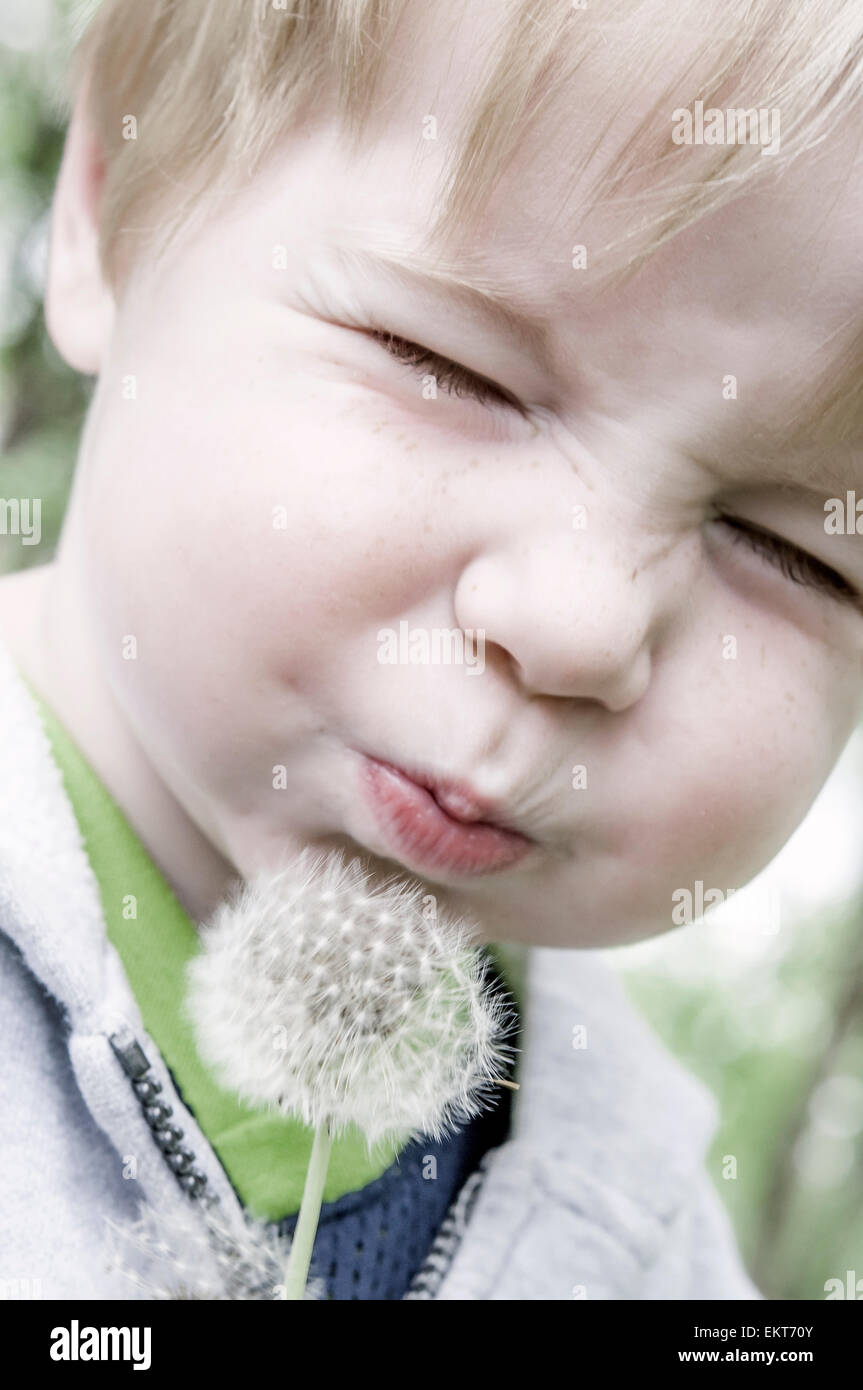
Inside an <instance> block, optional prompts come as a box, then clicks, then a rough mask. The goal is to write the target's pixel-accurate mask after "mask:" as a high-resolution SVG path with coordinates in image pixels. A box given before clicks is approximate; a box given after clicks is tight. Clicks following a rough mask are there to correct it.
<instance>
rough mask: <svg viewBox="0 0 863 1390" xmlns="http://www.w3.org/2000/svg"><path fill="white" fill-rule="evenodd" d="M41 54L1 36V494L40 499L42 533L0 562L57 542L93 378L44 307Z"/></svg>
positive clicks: (47, 172) (0, 550)
mask: <svg viewBox="0 0 863 1390" xmlns="http://www.w3.org/2000/svg"><path fill="white" fill-rule="evenodd" d="M48 81H49V74H48V73H47V72H46V66H45V63H44V61H39V60H37V58H36V57H34V55H32V54H28V53H26V52H24V53H21V52H15V51H13V50H10V49H9V48H5V47H3V46H2V45H0V296H2V297H0V451H2V452H0V497H3V498H12V497H16V498H22V497H28V498H40V499H41V513H42V521H41V531H42V535H41V541H40V543H39V544H38V545H24V544H22V541H21V539H20V538H19V537H17V536H9V535H6V536H4V535H0V572H6V571H9V570H13V569H21V568H24V567H25V566H30V565H37V564H42V563H44V561H45V560H47V559H48V558H50V556H51V554H52V553H53V550H54V547H55V545H56V542H57V537H58V535H59V531H60V525H61V522H62V518H63V512H64V509H65V505H66V499H67V496H68V492H69V487H70V484H71V480H72V472H73V468H74V462H75V453H76V449H77V444H78V438H79V434H80V428H81V423H82V419H83V416H84V412H85V410H86V406H87V402H88V400H89V398H90V395H91V392H92V381H91V380H90V379H89V378H86V377H82V376H81V375H80V374H79V373H78V372H75V371H73V370H72V369H71V368H70V367H68V366H67V365H66V363H65V362H64V361H63V359H62V358H61V357H60V356H59V354H58V353H57V351H56V349H55V348H54V346H53V344H52V342H51V340H50V338H49V336H48V334H47V331H46V329H45V320H44V313H43V303H42V298H43V287H44V266H45V256H46V253H47V241H48V219H49V212H50V205H51V197H52V193H53V189H54V184H55V181H56V177H57V171H58V168H59V163H60V157H61V155H62V150H63V139H64V134H65V130H64V122H63V117H62V112H60V111H58V110H57V109H56V108H57V105H58V103H57V102H56V101H53V100H49V96H48V91H47V90H46V87H47V86H48Z"/></svg>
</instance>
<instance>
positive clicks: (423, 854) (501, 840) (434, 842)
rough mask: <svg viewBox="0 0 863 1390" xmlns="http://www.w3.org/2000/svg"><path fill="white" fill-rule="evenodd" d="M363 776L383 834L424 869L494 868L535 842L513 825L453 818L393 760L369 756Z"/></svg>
mask: <svg viewBox="0 0 863 1390" xmlns="http://www.w3.org/2000/svg"><path fill="white" fill-rule="evenodd" d="M362 781H363V786H364V791H365V795H366V799H367V800H368V802H369V803H370V805H371V809H372V811H373V813H374V816H375V820H376V821H377V823H378V825H379V826H380V828H381V830H382V831H383V833H384V835H385V836H386V837H387V839H388V840H389V841H391V842H392V843H393V845H394V846H395V848H396V850H397V852H398V854H399V857H400V858H402V859H404V860H406V861H408V862H409V863H410V864H411V865H412V866H416V868H417V869H418V870H420V871H431V870H435V869H437V870H439V871H440V870H443V871H444V872H447V873H452V874H490V873H494V872H495V871H496V870H499V869H505V868H508V867H509V866H510V865H512V864H515V863H516V862H517V861H518V860H519V859H523V858H524V856H525V855H526V854H527V853H528V852H529V850H530V849H531V848H532V844H531V841H530V840H527V839H525V837H524V836H523V835H517V834H516V833H515V832H514V831H511V830H501V829H499V828H498V827H497V826H494V825H487V824H485V823H484V822H482V821H472V822H470V823H464V822H462V821H458V820H455V819H454V818H453V817H452V816H449V815H447V813H446V812H445V811H443V810H442V809H441V807H440V806H438V804H437V802H436V801H435V799H434V797H433V796H432V794H431V792H429V791H426V789H425V787H421V786H419V784H418V783H416V782H414V781H412V780H411V778H410V777H407V776H406V775H405V774H404V773H403V772H400V771H399V770H398V768H395V767H392V766H391V765H390V764H389V763H381V762H378V761H377V760H376V759H373V758H368V757H365V758H364V759H363V777H362Z"/></svg>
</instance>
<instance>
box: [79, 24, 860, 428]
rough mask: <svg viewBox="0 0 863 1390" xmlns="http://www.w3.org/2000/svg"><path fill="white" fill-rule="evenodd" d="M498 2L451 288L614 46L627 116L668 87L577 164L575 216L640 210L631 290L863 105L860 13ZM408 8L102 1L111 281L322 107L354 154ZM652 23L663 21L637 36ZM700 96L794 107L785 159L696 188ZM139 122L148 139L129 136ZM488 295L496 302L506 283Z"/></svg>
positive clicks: (629, 268) (82, 57)
mask: <svg viewBox="0 0 863 1390" xmlns="http://www.w3.org/2000/svg"><path fill="white" fill-rule="evenodd" d="M430 3H433V4H434V3H436V0H430ZM484 3H485V5H486V9H485V10H484V11H483V16H484V18H486V19H488V14H489V9H490V8H493V7H494V6H495V5H497V9H496V10H495V12H494V23H495V26H496V27H495V32H494V34H493V35H492V38H491V41H490V42H489V43H488V45H486V46H484V47H483V49H482V51H481V52H480V51H479V50H478V51H477V60H476V73H475V76H476V87H475V91H474V92H473V93H472V94H471V96H472V99H471V100H469V102H468V104H467V107H466V109H465V112H464V119H463V121H462V130H461V139H460V142H459V144H458V148H457V150H456V152H455V154H454V157H453V159H452V161H451V164H450V167H449V168H448V172H447V176H446V178H445V186H444V188H443V189H442V191H441V197H440V199H439V212H438V216H437V218H436V221H435V222H434V225H433V226H432V227H431V228H430V229H429V232H428V245H429V247H432V248H434V249H435V251H436V254H437V255H438V256H439V258H440V265H441V267H442V268H444V269H445V270H446V273H447V274H448V275H449V276H450V277H451V278H457V276H458V269H459V264H464V262H459V261H458V258H456V257H452V258H450V257H448V255H447V252H448V249H449V248H450V246H451V244H452V242H453V241H454V240H455V239H457V237H458V234H459V232H460V231H462V230H464V229H465V228H466V227H467V226H468V225H470V223H471V221H472V219H475V218H476V217H478V216H479V215H480V214H481V212H482V210H483V208H484V207H485V206H486V205H487V202H488V199H489V197H490V195H491V193H492V192H493V190H494V188H495V186H496V185H497V183H498V181H499V180H500V178H501V177H502V175H503V174H504V172H505V171H506V169H507V167H508V165H509V163H510V161H511V160H512V158H513V156H514V155H515V154H516V152H517V150H518V148H519V146H520V145H521V143H522V141H523V140H524V138H525V136H526V135H527V134H528V132H530V131H531V130H534V129H535V128H536V127H537V124H538V122H540V120H541V118H542V116H543V114H545V115H547V116H548V115H551V116H552V117H553V116H554V113H555V103H560V102H561V101H565V100H566V99H567V98H568V99H569V103H570V105H569V110H570V111H572V110H574V109H575V106H576V102H575V97H574V96H573V95H572V94H573V93H577V84H578V77H579V72H580V70H581V69H582V67H583V66H585V65H589V64H590V62H591V60H592V58H593V57H594V56H595V55H596V54H597V53H599V52H601V49H602V47H603V46H605V47H606V49H607V47H608V45H610V44H613V45H614V47H615V52H614V61H615V65H616V68H617V70H618V71H619V72H620V74H621V86H620V95H619V98H618V99H617V102H616V111H615V114H619V113H620V112H626V111H627V109H628V108H627V101H628V100H629V93H630V87H631V85H632V80H634V79H635V78H637V77H645V76H646V78H647V79H648V83H650V82H652V83H653V84H654V87H655V91H656V95H655V99H653V100H652V102H651V104H650V106H649V109H648V110H647V111H646V112H643V113H642V114H641V118H640V120H638V121H637V122H636V128H635V129H634V130H632V132H631V133H630V134H628V135H627V138H626V139H625V142H624V143H623V144H622V146H621V147H620V148H619V149H617V150H616V151H615V152H613V154H612V157H611V159H610V160H609V159H604V160H602V161H599V160H598V159H596V156H597V151H598V150H599V147H600V145H601V143H602V141H603V137H604V134H605V132H603V131H602V130H598V131H597V132H596V135H595V140H594V141H593V142H592V143H590V145H589V146H588V147H587V148H574V149H573V153H572V161H571V168H570V169H568V170H567V174H568V176H571V178H572V182H573V185H574V184H575V183H576V182H577V181H579V180H582V183H581V184H580V185H579V187H580V189H581V187H582V186H583V183H584V181H585V179H586V177H587V176H588V175H589V174H590V172H591V169H592V167H593V168H594V169H595V178H594V180H593V183H592V184H591V183H589V182H588V190H589V191H588V195H587V201H586V202H585V201H584V200H582V201H581V202H580V204H579V217H580V218H582V217H584V216H585V213H586V211H589V209H590V207H591V206H595V205H597V204H604V205H612V204H614V203H615V202H616V203H617V204H618V205H619V206H623V207H624V208H625V209H626V210H627V213H628V216H627V220H626V225H627V230H626V232H625V233H624V235H623V237H622V238H621V239H619V241H618V242H617V243H615V244H614V246H611V247H608V248H606V250H608V251H613V250H617V252H618V253H619V254H618V257H617V261H616V263H615V268H614V270H613V276H614V277H615V278H616V279H617V280H618V281H619V280H620V278H621V277H622V278H624V279H625V278H627V277H628V276H629V275H631V274H634V273H635V272H637V270H638V268H639V267H640V266H641V265H642V264H643V263H644V261H645V259H646V258H647V257H649V256H651V255H653V254H654V252H655V251H656V250H658V248H659V247H661V246H663V245H665V244H666V243H667V242H668V241H669V240H670V239H671V238H672V237H674V236H675V235H676V234H677V233H678V232H680V231H681V230H682V229H684V228H686V227H689V226H691V225H692V224H693V223H694V222H695V221H697V220H698V219H699V218H700V217H702V216H703V215H704V214H705V213H707V212H709V211H711V210H712V209H714V208H716V207H717V206H719V205H720V204H721V203H722V202H725V201H727V200H728V199H730V198H732V197H734V196H736V194H738V193H739V192H740V190H741V189H743V188H746V187H749V186H751V185H752V184H753V183H754V182H756V181H758V180H760V179H765V178H771V177H772V178H775V177H776V176H777V175H778V173H779V172H780V170H784V169H786V168H787V167H788V166H789V165H790V164H791V163H792V162H793V161H794V160H795V159H796V158H797V157H798V156H799V155H800V154H801V153H802V152H803V151H806V150H810V149H813V148H815V147H816V146H818V145H819V143H821V142H822V141H823V140H824V139H825V138H826V137H827V136H829V135H830V134H831V133H832V132H833V131H834V129H835V128H836V126H837V125H838V124H839V123H840V121H842V119H843V118H844V117H846V116H848V115H850V114H851V112H852V111H854V110H856V107H857V105H858V104H859V102H860V100H861V95H863V6H861V4H860V0H798V2H797V3H796V4H790V3H788V0H697V3H696V5H695V6H694V9H692V8H691V7H690V6H689V5H687V4H685V3H684V0H674V3H673V4H672V3H670V0H490V4H489V0H484ZM87 8H89V9H90V10H92V9H93V0H89V4H88V5H87ZM412 10H415V7H414V6H411V4H410V3H409V0H217V2H216V0H146V3H141V0H102V3H101V4H99V5H98V8H97V9H96V11H95V15H94V17H93V18H92V22H91V23H90V24H89V26H88V27H87V28H86V29H85V31H84V33H83V37H82V38H81V40H80V42H79V44H78V46H77V49H76V52H75V56H74V61H73V64H72V68H71V90H70V94H69V99H70V101H71V99H73V97H74V95H75V93H76V92H77V90H78V89H79V88H83V89H86V105H87V109H88V113H89V117H90V120H91V122H92V125H93V127H94V130H95V133H96V135H97V136H98V139H99V141H100V143H101V147H102V151H103V155H104V183H103V190H102V200H101V206H100V226H99V246H100V256H101V260H102V266H103V270H104V273H105V276H106V279H107V280H108V281H109V283H111V284H112V285H114V286H116V285H117V284H118V283H119V280H120V278H121V276H122V274H123V270H124V267H125V266H126V265H127V264H128V263H129V262H130V261H131V260H132V259H133V252H134V248H135V247H136V246H137V243H138V241H139V240H140V239H142V238H146V239H149V240H151V241H155V242H157V243H158V245H159V247H163V246H165V245H167V244H168V243H169V242H170V240H171V239H172V237H173V236H174V235H175V234H176V233H177V232H178V231H179V230H180V229H181V228H183V227H184V226H186V225H187V224H189V223H190V222H193V221H194V220H195V218H196V217H200V216H203V215H204V213H205V212H206V211H209V212H211V211H212V206H213V202H214V200H218V198H219V196H221V195H223V194H227V192H228V191H229V190H230V189H231V188H234V187H237V186H238V185H240V184H242V182H246V181H248V179H249V178H251V176H252V175H253V174H254V173H255V171H256V170H257V169H258V168H259V167H260V166H261V164H262V163H263V161H264V160H265V158H266V157H267V155H268V154H270V152H271V151H273V150H274V149H275V148H276V146H277V144H278V142H279V140H282V139H284V138H285V136H287V135H289V134H290V132H291V131H292V130H294V129H296V127H297V126H298V124H299V123H300V122H301V121H302V120H303V119H304V118H305V117H307V116H309V115H311V116H312V117H313V116H314V115H315V113H319V112H320V111H321V109H322V106H323V103H324V101H327V102H332V103H333V105H334V108H335V110H336V112H337V114H338V116H339V117H340V120H341V128H342V130H343V132H344V134H345V137H346V139H347V140H349V141H350V142H352V144H353V145H354V147H358V145H359V143H360V141H361V140H362V137H363V133H364V131H365V130H366V128H367V125H368V123H369V121H370V119H371V118H372V117H373V116H374V115H375V112H376V101H377V99H378V97H379V94H380V92H381V89H382V86H383V85H384V82H385V78H386V76H387V57H388V52H389V49H390V47H391V45H392V42H393V40H394V38H395V36H396V34H397V32H400V26H401V25H402V24H405V23H409V22H410V18H411V15H410V12H411V11H412ZM415 13H416V11H415ZM645 19H646V20H648V21H650V20H651V19H652V20H653V21H654V22H652V23H650V22H648V23H641V22H639V23H634V22H633V21H642V20H645ZM79 23H80V21H79ZM684 39H685V40H686V42H685V43H684V42H682V41H683V40H684ZM678 41H680V42H679V47H680V49H681V50H685V59H684V61H683V64H682V66H683V68H684V71H682V72H681V71H680V70H679V69H680V67H681V63H680V62H678V63H676V65H675V64H674V63H673V62H672V66H676V68H677V69H678V70H677V71H675V72H674V73H673V75H671V76H669V75H668V73H667V68H668V66H669V55H671V58H672V60H673V59H674V55H675V52H676V48H675V44H676V43H677V42H678ZM699 99H701V100H703V102H704V104H705V106H727V105H733V106H736V107H738V108H739V107H741V106H743V107H747V106H748V107H752V106H755V107H758V108H776V109H779V110H780V111H781V113H782V148H781V153H780V154H779V155H778V157H777V158H771V159H765V158H763V157H762V153H761V151H760V150H759V149H758V148H757V147H756V146H754V145H752V144H746V143H737V144H729V145H724V146H718V147H717V148H715V149H710V150H707V151H704V152H702V151H699V156H698V163H697V165H696V164H694V163H693V164H690V165H689V166H687V167H688V168H689V169H690V170H693V171H694V170H695V169H696V168H697V175H696V174H694V173H693V176H692V177H690V179H689V180H688V181H686V180H684V179H683V178H681V170H682V167H683V166H682V164H681V159H680V151H679V149H678V148H677V146H676V145H675V144H674V143H673V142H672V138H671V112H672V110H673V109H675V108H680V107H681V106H684V107H685V106H687V105H690V106H691V105H692V103H693V102H694V101H696V100H699ZM559 109H560V108H559V107H558V110H559ZM423 114H424V113H419V112H418V115H417V125H418V129H419V124H420V121H421V120H422V117H423ZM130 115H131V116H134V118H135V120H136V121H137V123H138V128H139V137H138V138H137V139H134V140H130V139H126V138H124V120H126V119H127V118H128V117H129V116H130ZM594 161H595V163H594ZM411 254H412V253H410V252H407V253H406V258H407V259H410V258H411ZM480 278H481V277H480ZM471 283H473V284H476V283H477V280H476V277H473V278H472V280H471ZM486 288H487V291H488V293H490V294H494V292H495V286H494V284H493V283H492V282H486ZM853 344H854V345H853V348H852V347H851V346H850V345H849V348H848V352H849V354H851V353H853V360H850V361H849V364H848V373H847V375H848V378H849V381H850V383H851V385H852V387H853V385H854V383H855V380H859V375H860V372H859V369H860V368H861V367H863V362H861V349H860V339H859V336H856V337H854V338H853ZM853 394H854V392H853V391H852V395H853ZM856 395H857V406H856V407H855V408H854V410H853V412H852V413H853V416H854V419H853V422H850V421H849V419H848V418H847V417H848V412H847V410H844V409H843V406H842V403H841V401H840V402H837V401H836V400H833V401H832V402H831V409H830V412H829V414H830V417H831V418H838V419H841V421H842V425H841V430H842V434H843V436H844V435H845V434H846V433H847V430H848V428H849V427H851V428H858V427H859V424H860V406H859V387H858V390H857V392H856ZM837 410H838V416H837V415H836V412H837Z"/></svg>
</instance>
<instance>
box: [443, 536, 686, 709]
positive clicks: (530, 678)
mask: <svg viewBox="0 0 863 1390" xmlns="http://www.w3.org/2000/svg"><path fill="white" fill-rule="evenodd" d="M641 560H642V562H643V563H642V564H639V563H638V560H637V559H636V558H635V556H634V554H633V552H632V550H631V549H627V548H625V546H624V544H623V543H622V542H621V540H620V539H617V538H611V537H605V538H600V537H593V538H591V539H589V540H588V539H586V533H585V532H583V531H582V532H579V533H578V534H577V536H573V535H572V534H571V533H567V534H563V535H560V534H556V535H553V536H549V535H535V536H533V537H531V538H529V539H525V538H521V539H520V540H519V542H518V543H517V544H514V545H513V546H512V547H509V546H507V547H504V548H498V549H494V550H491V551H490V552H486V553H483V554H482V555H479V556H476V557H475V558H474V559H473V560H471V561H470V562H469V563H468V564H467V565H466V566H465V568H464V570H463V571H462V573H461V575H460V577H459V580H458V583H457V585H456V592H455V617H456V621H457V622H458V624H459V626H460V627H461V628H465V627H467V628H472V629H473V630H474V631H476V632H481V633H483V634H484V641H485V644H486V650H487V649H488V647H489V646H490V645H492V644H493V645H494V646H496V647H498V648H500V649H501V650H502V651H503V652H505V653H506V654H507V655H508V657H509V659H510V662H511V665H512V667H513V669H514V672H515V675H516V677H517V679H518V681H519V683H520V684H521V686H522V688H523V689H524V690H525V691H526V692H527V693H529V694H533V695H556V696H560V697H564V698H569V699H590V700H594V701H597V702H599V703H600V704H602V705H604V706H605V707H606V708H607V709H609V710H613V711H618V710H623V709H626V708H627V707H628V706H630V705H632V704H634V703H635V702H636V701H637V700H639V699H640V698H641V696H642V695H643V694H644V692H645V691H646V689H647V687H648V685H649V682H650V674H651V662H652V655H651V649H652V645H653V643H654V641H655V636H656V632H657V630H658V625H659V622H660V618H661V615H662V608H663V605H662V602H661V599H660V589H661V588H662V587H663V586H662V580H661V578H660V575H659V573H658V571H659V570H661V569H662V560H661V558H657V557H656V556H655V555H654V556H653V557H652V558H648V557H647V555H642V556H641ZM666 589H667V586H666Z"/></svg>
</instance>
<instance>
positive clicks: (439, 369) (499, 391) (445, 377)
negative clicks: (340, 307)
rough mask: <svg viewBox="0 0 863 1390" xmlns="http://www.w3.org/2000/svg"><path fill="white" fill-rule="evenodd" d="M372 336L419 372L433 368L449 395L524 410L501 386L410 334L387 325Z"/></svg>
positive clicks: (438, 381)
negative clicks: (391, 330) (413, 339)
mask: <svg viewBox="0 0 863 1390" xmlns="http://www.w3.org/2000/svg"><path fill="white" fill-rule="evenodd" d="M370 336H371V337H372V338H374V339H375V341H376V342H378V343H380V345H381V347H382V348H383V349H384V351H385V352H387V353H389V355H390V357H394V358H395V360H396V361H397V362H403V363H404V364H405V366H407V367H413V368H414V369H415V371H418V372H419V371H421V370H423V369H425V370H427V371H430V372H431V373H432V375H433V376H434V377H435V379H436V381H437V384H438V386H442V387H443V389H444V390H445V391H446V392H447V394H448V395H450V396H458V397H464V396H468V397H470V398H471V399H472V400H475V401H478V402H479V404H480V405H489V404H491V403H492V402H495V401H496V402H497V403H498V404H499V405H506V406H509V407H510V408H511V409H513V410H518V411H519V412H520V413H523V411H524V408H523V406H522V404H521V402H520V401H518V400H517V399H516V397H515V396H511V395H510V394H509V392H508V391H505V390H504V389H503V387H502V386H498V385H497V383H496V382H494V381H489V380H488V378H487V377H483V376H480V375H479V374H478V373H477V372H472V371H470V370H469V369H468V368H467V367H463V366H462V365H461V363H460V362H453V361H451V360H450V358H448V357H441V356H440V355H439V354H438V353H436V352H432V351H431V349H430V348H424V347H421V346H420V344H419V343H412V342H410V340H409V339H408V338H400V337H399V336H398V334H396V333H389V332H387V331H386V330H385V329H373V330H372V331H371V334H370Z"/></svg>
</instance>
